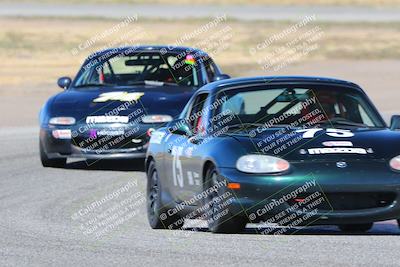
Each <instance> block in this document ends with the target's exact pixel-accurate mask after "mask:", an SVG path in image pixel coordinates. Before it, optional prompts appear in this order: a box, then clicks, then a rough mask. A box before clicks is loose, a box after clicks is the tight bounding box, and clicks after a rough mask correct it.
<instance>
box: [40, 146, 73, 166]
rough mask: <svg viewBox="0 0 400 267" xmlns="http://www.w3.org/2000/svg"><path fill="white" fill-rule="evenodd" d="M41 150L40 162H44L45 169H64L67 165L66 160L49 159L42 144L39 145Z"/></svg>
mask: <svg viewBox="0 0 400 267" xmlns="http://www.w3.org/2000/svg"><path fill="white" fill-rule="evenodd" d="M39 150H40V161H41V162H42V166H43V167H51V168H64V167H65V165H66V164H67V159H66V158H58V159H50V158H49V157H47V154H46V152H44V149H43V145H42V142H40V144H39Z"/></svg>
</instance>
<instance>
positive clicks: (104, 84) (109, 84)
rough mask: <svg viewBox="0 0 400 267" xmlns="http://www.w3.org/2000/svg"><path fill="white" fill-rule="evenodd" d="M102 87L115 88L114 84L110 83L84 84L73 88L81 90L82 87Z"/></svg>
mask: <svg viewBox="0 0 400 267" xmlns="http://www.w3.org/2000/svg"><path fill="white" fill-rule="evenodd" d="M96 86H99V87H104V86H115V84H111V83H85V84H80V85H76V86H74V87H75V88H83V87H96Z"/></svg>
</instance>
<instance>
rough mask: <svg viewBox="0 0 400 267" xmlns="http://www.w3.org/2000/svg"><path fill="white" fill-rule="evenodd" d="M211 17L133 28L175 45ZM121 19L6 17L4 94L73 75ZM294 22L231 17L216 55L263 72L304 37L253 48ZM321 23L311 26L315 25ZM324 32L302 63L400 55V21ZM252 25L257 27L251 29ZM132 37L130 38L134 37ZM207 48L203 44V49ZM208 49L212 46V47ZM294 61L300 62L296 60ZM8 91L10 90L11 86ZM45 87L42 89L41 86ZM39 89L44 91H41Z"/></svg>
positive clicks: (1, 50) (0, 45)
mask: <svg viewBox="0 0 400 267" xmlns="http://www.w3.org/2000/svg"><path fill="white" fill-rule="evenodd" d="M206 22H207V21H199V20H188V21H146V20H144V21H139V22H135V23H134V24H133V25H132V26H130V27H129V29H133V27H138V28H140V29H142V32H143V33H144V35H143V34H142V36H141V37H140V35H138V34H136V35H135V36H136V37H138V39H137V40H136V41H137V42H139V43H141V44H173V43H174V42H175V41H176V40H177V38H179V37H181V36H183V35H184V34H185V33H190V32H192V31H193V30H195V29H196V28H198V27H199V26H201V25H203V24H204V23H206ZM116 23H118V21H112V20H96V19H75V20H70V19H49V18H40V19H22V18H21V19H20V18H9V19H5V18H2V19H0V25H2V31H1V32H0V57H1V58H2V59H3V62H2V64H3V66H2V68H0V93H1V94H5V93H6V90H3V89H4V88H9V87H10V86H11V87H13V88H19V89H18V90H22V92H23V91H24V90H31V89H30V88H32V87H37V86H38V85H42V84H54V81H55V80H56V78H57V77H59V76H61V75H70V76H73V75H74V74H75V73H76V71H77V70H78V68H79V66H80V64H81V62H82V60H83V59H84V58H85V57H86V56H87V55H88V54H89V53H90V52H91V51H95V50H97V49H99V48H100V47H103V46H106V45H107V44H109V43H110V42H112V41H113V40H116V39H118V38H120V37H121V36H122V35H123V34H124V33H125V32H126V29H123V30H121V31H120V32H117V33H115V34H112V35H110V36H107V38H105V39H102V40H99V41H98V42H97V43H96V44H95V45H94V46H93V47H90V48H89V49H86V50H83V51H81V52H80V53H79V54H78V55H76V56H73V55H72V54H71V50H72V49H73V48H76V47H78V45H79V44H80V43H83V42H85V40H87V39H90V38H91V37H93V36H96V35H97V34H99V33H101V32H103V31H104V30H105V29H109V28H111V27H112V26H113V25H115V24H116ZM291 25H292V23H289V22H287V23H281V22H279V23H278V22H239V21H228V22H225V23H224V26H222V25H220V26H218V27H217V28H216V29H218V30H220V29H222V28H223V27H227V26H228V27H230V29H231V33H232V38H230V39H229V40H227V41H226V42H225V43H226V44H227V45H228V47H227V48H226V49H225V50H223V51H221V52H220V53H217V54H216V55H214V58H215V60H216V61H217V63H219V64H220V65H222V67H223V69H224V70H225V71H226V72H227V73H230V74H233V75H243V74H246V73H249V72H258V73H260V72H261V67H260V65H258V64H257V60H258V59H260V58H264V57H267V56H270V55H271V51H273V50H274V49H276V48H281V47H285V45H286V43H287V42H288V41H291V40H292V39H294V38H296V36H299V34H300V33H301V32H304V30H301V31H299V32H297V33H295V34H292V35H289V36H287V38H284V39H282V40H279V41H276V42H275V43H274V44H272V45H271V46H270V47H269V48H268V49H264V50H262V51H259V52H258V53H257V54H256V55H255V56H251V55H250V53H249V48H251V47H255V46H256V44H257V43H260V42H262V41H263V40H265V39H266V38H268V37H269V36H271V35H272V34H275V33H279V32H281V31H283V30H284V29H286V28H287V27H289V26H291ZM316 25H317V24H313V25H308V26H307V27H306V28H307V29H310V28H312V27H314V26H316ZM317 26H319V27H320V28H321V30H322V31H323V32H324V34H323V35H322V38H321V39H320V40H318V41H317V44H318V49H316V50H315V51H312V52H311V53H309V54H308V55H305V56H303V57H301V58H300V59H299V62H306V61H307V62H308V61H313V60H330V59H345V60H358V59H399V58H400V24H318V25H317ZM216 29H213V31H212V32H207V33H206V34H202V35H198V36H195V37H194V38H193V39H190V40H188V41H186V42H185V43H184V45H187V46H195V47H198V46H201V45H204V44H201V41H202V40H203V39H204V38H207V37H208V38H209V36H210V35H211V34H212V33H213V32H214V31H215V32H216V31H218V30H216ZM249 29H251V30H249ZM128 39H129V38H128ZM200 48H201V47H200ZM206 50H207V49H206ZM293 64H296V62H295V63H293ZM7 91H8V90H7ZM39 91H40V90H39ZM37 92H38V91H37Z"/></svg>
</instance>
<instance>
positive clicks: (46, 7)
mask: <svg viewBox="0 0 400 267" xmlns="http://www.w3.org/2000/svg"><path fill="white" fill-rule="evenodd" d="M135 14H138V15H139V19H140V18H153V19H157V18H162V19H174V20H176V19H187V18H208V17H214V16H217V15H223V14H226V16H227V17H228V18H230V19H239V20H274V21H287V20H291V21H293V20H295V21H297V20H299V19H301V18H303V17H305V16H311V15H314V14H315V15H316V18H317V19H318V20H319V21H332V22H398V21H400V9H399V8H390V7H351V6H350V7H349V6H267V5H265V6H240V5H229V6H216V5H198V6H196V5H194V6H193V5H163V4H157V5H154V4H140V5H138V4H136V5H134V4H107V5H102V4H79V5H77V4H52V3H12V2H10V3H0V16H28V17H35V16H36V17H43V16H53V17H105V18H114V19H116V18H123V17H127V16H133V15H135Z"/></svg>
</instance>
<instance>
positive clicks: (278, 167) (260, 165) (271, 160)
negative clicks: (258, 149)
mask: <svg viewBox="0 0 400 267" xmlns="http://www.w3.org/2000/svg"><path fill="white" fill-rule="evenodd" d="M236 168H237V169H238V170H239V171H241V172H246V173H269V174H271V173H280V172H284V171H287V170H289V168H290V164H289V162H288V161H286V160H284V159H281V158H277V157H273V156H268V155H245V156H242V157H240V158H239V159H238V160H237V162H236Z"/></svg>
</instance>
